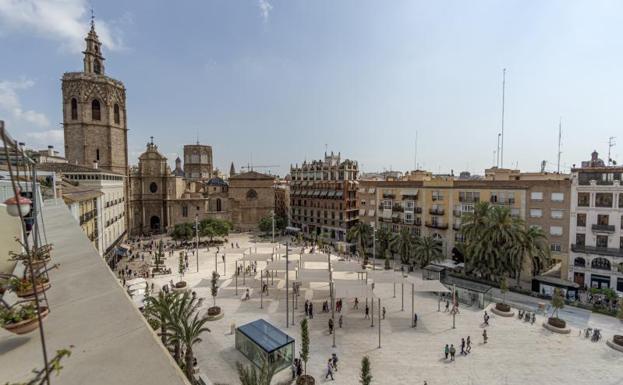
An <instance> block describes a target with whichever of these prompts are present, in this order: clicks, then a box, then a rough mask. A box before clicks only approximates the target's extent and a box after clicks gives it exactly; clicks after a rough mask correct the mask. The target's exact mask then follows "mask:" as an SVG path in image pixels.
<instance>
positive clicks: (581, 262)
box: [573, 257, 586, 267]
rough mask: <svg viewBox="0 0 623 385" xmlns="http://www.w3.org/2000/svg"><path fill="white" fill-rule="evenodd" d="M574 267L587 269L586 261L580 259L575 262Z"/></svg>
mask: <svg viewBox="0 0 623 385" xmlns="http://www.w3.org/2000/svg"><path fill="white" fill-rule="evenodd" d="M573 266H576V267H586V260H585V259H584V258H582V257H578V258H576V259H574V260H573Z"/></svg>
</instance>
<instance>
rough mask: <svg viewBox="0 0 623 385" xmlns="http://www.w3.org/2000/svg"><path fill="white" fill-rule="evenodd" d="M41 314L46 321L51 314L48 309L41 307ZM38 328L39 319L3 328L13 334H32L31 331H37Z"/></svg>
mask: <svg viewBox="0 0 623 385" xmlns="http://www.w3.org/2000/svg"><path fill="white" fill-rule="evenodd" d="M39 312H40V313H41V319H42V320H45V319H46V318H47V316H48V313H49V311H48V308H47V307H40V308H39ZM38 327H39V321H38V320H37V317H35V318H31V319H29V320H24V321H21V322H18V323H15V324H8V325H4V326H3V328H4V329H5V330H7V331H9V332H11V333H15V334H26V333H30V332H31V331H33V330H35V329H37V328H38Z"/></svg>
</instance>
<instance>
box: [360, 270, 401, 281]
mask: <svg viewBox="0 0 623 385" xmlns="http://www.w3.org/2000/svg"><path fill="white" fill-rule="evenodd" d="M368 278H370V279H371V280H372V281H373V282H374V283H401V282H404V281H405V277H403V275H402V272H400V271H392V270H374V271H373V272H372V273H368Z"/></svg>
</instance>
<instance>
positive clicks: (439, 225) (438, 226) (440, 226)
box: [426, 222, 448, 230]
mask: <svg viewBox="0 0 623 385" xmlns="http://www.w3.org/2000/svg"><path fill="white" fill-rule="evenodd" d="M426 227H430V228H431V229H440V230H447V229H448V224H447V223H439V222H426Z"/></svg>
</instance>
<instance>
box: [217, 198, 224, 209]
mask: <svg viewBox="0 0 623 385" xmlns="http://www.w3.org/2000/svg"><path fill="white" fill-rule="evenodd" d="M221 205H222V204H221V198H216V211H221V210H222V209H223V208H222V206H221Z"/></svg>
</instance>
